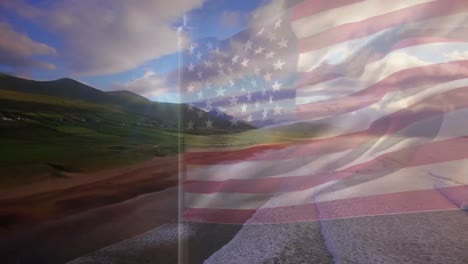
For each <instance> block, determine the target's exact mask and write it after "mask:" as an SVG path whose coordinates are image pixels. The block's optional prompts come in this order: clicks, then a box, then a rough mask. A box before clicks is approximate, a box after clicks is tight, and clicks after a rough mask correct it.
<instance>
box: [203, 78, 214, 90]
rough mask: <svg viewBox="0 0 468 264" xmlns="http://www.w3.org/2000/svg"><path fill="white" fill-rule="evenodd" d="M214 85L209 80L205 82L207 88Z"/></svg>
mask: <svg viewBox="0 0 468 264" xmlns="http://www.w3.org/2000/svg"><path fill="white" fill-rule="evenodd" d="M212 85H213V83H212V82H210V81H208V80H207V81H206V82H205V88H206V89H210V88H211V86H212Z"/></svg>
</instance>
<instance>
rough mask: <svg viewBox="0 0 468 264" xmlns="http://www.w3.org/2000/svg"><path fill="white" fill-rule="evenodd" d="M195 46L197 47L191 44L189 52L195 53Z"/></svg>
mask: <svg viewBox="0 0 468 264" xmlns="http://www.w3.org/2000/svg"><path fill="white" fill-rule="evenodd" d="M195 48H196V46H195V45H194V44H193V43H192V44H190V48H189V54H193V52H194V51H195Z"/></svg>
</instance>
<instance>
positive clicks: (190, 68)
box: [187, 63, 195, 72]
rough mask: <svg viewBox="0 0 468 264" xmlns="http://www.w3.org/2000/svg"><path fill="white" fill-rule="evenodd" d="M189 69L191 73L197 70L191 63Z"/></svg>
mask: <svg viewBox="0 0 468 264" xmlns="http://www.w3.org/2000/svg"><path fill="white" fill-rule="evenodd" d="M187 68H188V71H189V72H193V70H194V69H195V65H193V63H190V65H189V66H187Z"/></svg>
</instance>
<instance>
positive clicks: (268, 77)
mask: <svg viewBox="0 0 468 264" xmlns="http://www.w3.org/2000/svg"><path fill="white" fill-rule="evenodd" d="M263 78H264V79H265V81H269V82H271V73H269V72H267V73H266V74H265V75H264V76H263Z"/></svg>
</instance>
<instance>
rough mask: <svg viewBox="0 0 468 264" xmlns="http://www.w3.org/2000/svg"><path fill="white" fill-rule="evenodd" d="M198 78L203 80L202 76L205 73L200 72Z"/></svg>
mask: <svg viewBox="0 0 468 264" xmlns="http://www.w3.org/2000/svg"><path fill="white" fill-rule="evenodd" d="M197 76H198V79H201V78H202V76H203V72H202V71H198V72H197Z"/></svg>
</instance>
